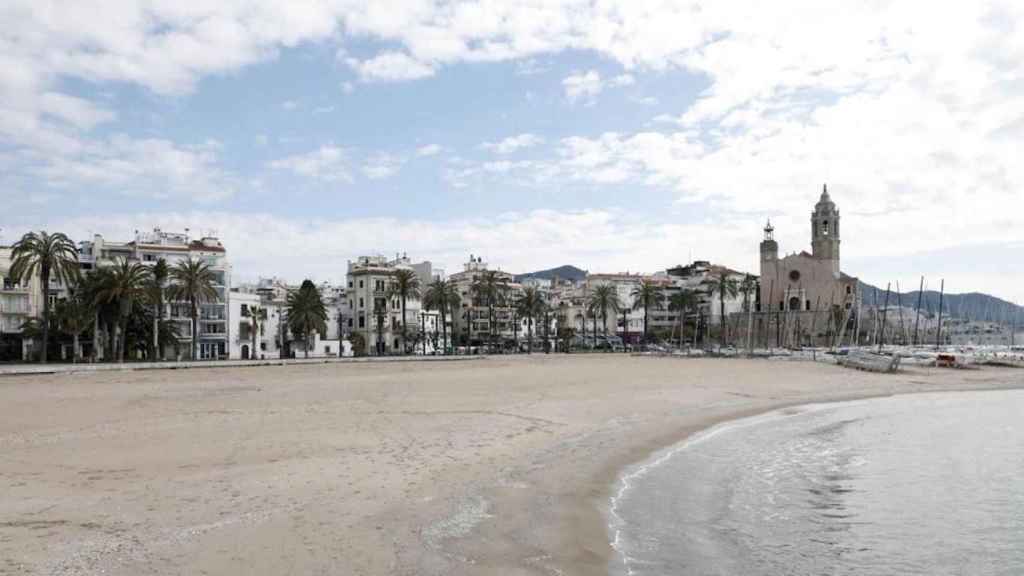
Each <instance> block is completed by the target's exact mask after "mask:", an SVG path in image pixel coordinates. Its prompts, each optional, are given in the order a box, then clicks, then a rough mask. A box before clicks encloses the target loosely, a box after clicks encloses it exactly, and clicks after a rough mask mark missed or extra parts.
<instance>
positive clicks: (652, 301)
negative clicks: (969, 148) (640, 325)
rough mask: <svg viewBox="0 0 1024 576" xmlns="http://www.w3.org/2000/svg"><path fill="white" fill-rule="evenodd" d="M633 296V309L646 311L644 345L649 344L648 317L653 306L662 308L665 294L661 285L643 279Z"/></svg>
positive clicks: (634, 290) (631, 294)
mask: <svg viewBox="0 0 1024 576" xmlns="http://www.w3.org/2000/svg"><path fill="white" fill-rule="evenodd" d="M630 296H631V297H632V298H633V310H643V311H644V337H643V342H644V345H646V344H647V337H648V323H647V321H648V319H649V318H650V316H651V308H660V307H661V306H662V304H664V302H665V294H663V293H662V291H661V287H660V286H658V285H657V284H655V283H654V282H651V281H650V280H641V281H640V283H639V284H637V286H636V287H635V288H633V291H632V292H631V293H630Z"/></svg>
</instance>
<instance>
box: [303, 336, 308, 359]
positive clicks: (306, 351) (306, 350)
mask: <svg viewBox="0 0 1024 576" xmlns="http://www.w3.org/2000/svg"><path fill="white" fill-rule="evenodd" d="M305 332H306V346H305V351H304V352H303V356H304V357H306V358H309V330H306V331H305Z"/></svg>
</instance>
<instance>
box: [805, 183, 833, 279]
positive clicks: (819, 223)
mask: <svg viewBox="0 0 1024 576" xmlns="http://www.w3.org/2000/svg"><path fill="white" fill-rule="evenodd" d="M811 248H812V253H813V255H814V257H815V258H820V259H822V260H832V261H833V262H834V268H835V270H836V272H837V273H838V270H839V210H838V209H837V208H836V205H835V203H834V202H832V197H831V196H829V194H828V185H824V186H823V187H822V190H821V198H819V199H818V203H817V204H815V205H814V211H813V212H811Z"/></svg>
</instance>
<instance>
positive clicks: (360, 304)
mask: <svg viewBox="0 0 1024 576" xmlns="http://www.w3.org/2000/svg"><path fill="white" fill-rule="evenodd" d="M363 306H364V304H363V299H362V298H360V299H359V307H360V308H363Z"/></svg>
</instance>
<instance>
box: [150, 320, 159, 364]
mask: <svg viewBox="0 0 1024 576" xmlns="http://www.w3.org/2000/svg"><path fill="white" fill-rule="evenodd" d="M156 312H157V313H156V315H154V316H153V358H151V361H152V362H156V361H157V360H158V358H157V351H158V350H160V311H159V309H158V310H157V311H156Z"/></svg>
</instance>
